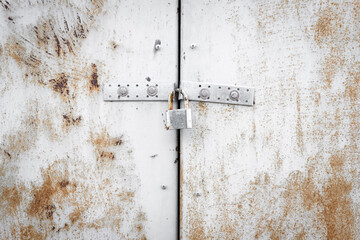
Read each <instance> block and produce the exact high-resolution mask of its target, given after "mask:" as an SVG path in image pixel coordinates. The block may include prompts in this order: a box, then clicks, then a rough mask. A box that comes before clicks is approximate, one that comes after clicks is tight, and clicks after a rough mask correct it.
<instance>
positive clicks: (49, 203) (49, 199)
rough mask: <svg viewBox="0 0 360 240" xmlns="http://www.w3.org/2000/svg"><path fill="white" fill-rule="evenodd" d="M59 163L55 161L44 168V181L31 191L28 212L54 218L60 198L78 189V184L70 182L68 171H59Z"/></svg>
mask: <svg viewBox="0 0 360 240" xmlns="http://www.w3.org/2000/svg"><path fill="white" fill-rule="evenodd" d="M57 164H59V163H54V164H53V165H51V166H49V167H48V168H47V169H46V170H43V179H44V181H43V183H42V184H41V186H38V187H35V188H34V189H32V191H31V192H32V196H33V199H32V201H31V203H30V204H29V206H28V208H27V213H28V214H29V215H30V216H32V217H35V218H38V219H40V220H42V219H49V220H52V219H53V215H54V213H55V212H56V210H57V207H56V205H57V204H59V203H60V202H61V201H60V200H61V199H62V200H63V199H64V198H66V197H68V196H69V193H73V192H75V191H76V186H77V185H76V184H71V183H70V181H69V180H68V177H67V175H68V173H67V171H65V172H64V173H60V172H58V170H57V167H56V166H57Z"/></svg>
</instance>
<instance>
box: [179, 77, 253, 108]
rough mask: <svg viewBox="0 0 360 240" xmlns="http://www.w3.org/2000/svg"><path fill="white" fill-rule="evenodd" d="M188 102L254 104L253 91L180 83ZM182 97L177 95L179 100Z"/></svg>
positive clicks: (233, 87)
mask: <svg viewBox="0 0 360 240" xmlns="http://www.w3.org/2000/svg"><path fill="white" fill-rule="evenodd" d="M181 89H184V90H185V91H186V93H187V94H188V96H189V100H190V101H201V102H213V103H225V104H236V105H245V106H253V105H254V104H255V89H254V88H251V87H238V86H229V85H222V84H212V83H203V82H182V83H181ZM181 98H182V96H181V95H179V99H181Z"/></svg>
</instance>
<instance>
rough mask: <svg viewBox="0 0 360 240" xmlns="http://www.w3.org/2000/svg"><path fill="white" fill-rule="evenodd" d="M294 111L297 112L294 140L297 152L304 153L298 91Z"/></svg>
mask: <svg viewBox="0 0 360 240" xmlns="http://www.w3.org/2000/svg"><path fill="white" fill-rule="evenodd" d="M296 110H297V122H296V140H297V147H298V150H299V151H300V152H301V153H303V152H304V133H303V128H302V122H301V99H300V94H299V91H298V93H297V96H296Z"/></svg>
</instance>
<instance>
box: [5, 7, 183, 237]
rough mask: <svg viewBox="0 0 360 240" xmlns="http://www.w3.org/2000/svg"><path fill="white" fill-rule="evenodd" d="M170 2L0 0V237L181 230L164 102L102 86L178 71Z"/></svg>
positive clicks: (168, 79)
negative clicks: (106, 95)
mask: <svg viewBox="0 0 360 240" xmlns="http://www.w3.org/2000/svg"><path fill="white" fill-rule="evenodd" d="M177 4H178V3H177V1H174V0H169V1H161V0H151V1H140V0H137V1H133V0H126V1H115V0H108V1H102V0H98V1H40V0H34V1H5V0H0V19H1V20H0V32H1V34H0V80H1V81H0V99H1V100H0V106H1V107H0V114H1V127H0V129H1V130H0V133H1V134H0V196H1V200H0V205H1V207H0V215H1V217H0V238H1V239H45V238H46V239H174V238H176V236H177V197H178V193H177V192H178V190H177V188H178V186H177V164H175V163H174V161H175V160H176V158H177V152H176V145H177V140H176V133H175V132H166V131H165V130H164V127H163V122H162V116H161V112H162V111H163V110H164V109H166V108H167V103H165V102H135V103H119V102H117V103H110V102H104V101H103V96H102V93H101V86H102V85H103V84H105V83H108V82H117V81H119V82H127V83H130V84H132V83H134V84H135V83H138V84H147V83H150V84H151V83H152V82H154V81H155V82H165V83H175V82H177V75H178V66H177V59H178V57H177V52H178V36H177V34H178V17H177V7H178V5H177ZM156 40H161V42H162V44H161V49H160V50H159V51H154V43H155V41H156ZM162 185H165V186H162Z"/></svg>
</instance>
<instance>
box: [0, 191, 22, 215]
mask: <svg viewBox="0 0 360 240" xmlns="http://www.w3.org/2000/svg"><path fill="white" fill-rule="evenodd" d="M22 190H24V189H23V188H20V189H19V188H18V187H16V186H14V187H11V188H4V189H3V190H2V193H1V195H0V200H1V203H2V204H4V205H3V208H5V209H6V211H7V213H8V214H12V215H13V214H15V212H16V210H17V209H18V207H19V206H20V202H21V201H22V194H21V191H22Z"/></svg>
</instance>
